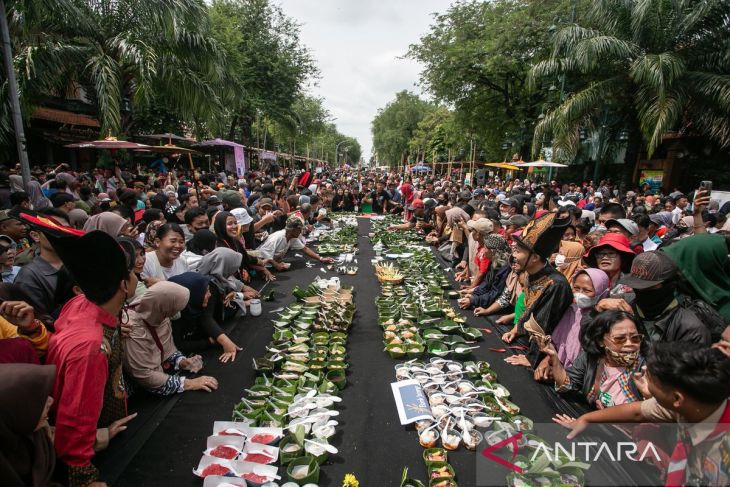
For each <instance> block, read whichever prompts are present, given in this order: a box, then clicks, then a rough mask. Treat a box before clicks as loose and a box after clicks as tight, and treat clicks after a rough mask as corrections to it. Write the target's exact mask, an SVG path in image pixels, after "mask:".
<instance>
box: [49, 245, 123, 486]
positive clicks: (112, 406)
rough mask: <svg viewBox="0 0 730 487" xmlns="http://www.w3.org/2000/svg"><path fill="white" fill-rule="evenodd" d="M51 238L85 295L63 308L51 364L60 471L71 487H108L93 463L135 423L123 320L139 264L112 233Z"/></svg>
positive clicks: (51, 342) (53, 337) (56, 443)
mask: <svg viewBox="0 0 730 487" xmlns="http://www.w3.org/2000/svg"><path fill="white" fill-rule="evenodd" d="M47 235H48V237H49V240H50V241H51V243H52V245H53V246H54V248H55V249H56V251H57V252H58V254H59V256H60V257H61V260H62V261H63V263H64V265H65V266H66V268H67V269H68V270H69V272H70V273H71V274H72V275H73V277H74V279H75V281H76V283H77V284H78V286H79V287H80V288H81V290H82V291H83V292H84V294H79V295H77V296H76V297H74V298H73V299H71V300H69V301H68V302H67V303H66V304H65V305H64V307H63V309H62V310H61V314H60V315H59V317H58V320H57V321H56V323H55V328H56V333H55V334H54V335H53V336H52V337H51V340H50V344H49V347H48V358H47V360H46V362H47V363H49V364H54V365H55V366H56V381H55V384H54V390H53V397H54V398H55V402H54V410H53V411H52V414H53V416H54V418H55V425H56V436H55V448H56V455H57V457H58V460H60V462H59V465H58V467H60V468H59V470H58V472H57V473H58V477H59V481H61V482H63V483H64V484H67V485H69V486H70V487H77V486H87V485H94V486H101V485H105V484H104V483H102V482H99V481H98V478H99V472H98V470H97V469H96V467H94V465H93V464H92V463H91V459H92V458H93V457H94V453H95V452H96V451H99V450H100V449H103V448H104V447H106V444H107V443H108V441H109V439H110V438H111V437H113V436H114V435H115V434H116V433H117V432H119V431H121V430H123V429H125V428H124V426H123V425H124V423H126V422H127V421H129V419H131V418H132V417H133V416H128V417H125V416H126V414H127V411H126V390H125V386H124V380H123V378H122V345H121V336H120V326H119V316H120V314H121V311H122V307H123V306H124V303H125V301H126V300H127V299H130V298H131V297H132V296H134V290H135V288H136V287H137V277H136V275H135V274H134V272H133V271H132V264H133V262H134V258H131V259H130V258H129V257H128V252H125V250H123V249H122V247H120V245H119V243H117V242H116V241H115V240H114V239H113V238H112V237H111V236H109V235H107V234H106V233H104V232H100V231H94V232H90V233H87V234H86V235H84V236H83V237H77V236H59V235H58V234H56V235H52V234H51V233H49V234H47ZM132 255H133V254H132ZM100 262H104V266H103V268H100V267H98V266H97V265H96V264H97V263H100ZM120 419H121V421H119V420H120ZM97 428H101V429H99V430H98V431H97Z"/></svg>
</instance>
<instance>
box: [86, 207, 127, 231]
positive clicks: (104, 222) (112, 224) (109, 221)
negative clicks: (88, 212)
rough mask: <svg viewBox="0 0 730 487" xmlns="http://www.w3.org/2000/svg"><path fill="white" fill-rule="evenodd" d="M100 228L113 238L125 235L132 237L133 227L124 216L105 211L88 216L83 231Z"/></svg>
mask: <svg viewBox="0 0 730 487" xmlns="http://www.w3.org/2000/svg"><path fill="white" fill-rule="evenodd" d="M93 230H101V231H102V232H104V233H106V234H107V235H111V236H112V237H114V238H117V237H121V236H125V237H134V234H133V230H134V229H133V227H132V225H131V224H130V223H129V221H127V219H126V218H124V217H122V216H119V215H117V214H116V213H111V212H109V211H106V212H104V213H99V214H98V215H94V216H92V217H91V218H89V219H88V220H87V221H86V223H85V224H84V231H85V232H91V231H93Z"/></svg>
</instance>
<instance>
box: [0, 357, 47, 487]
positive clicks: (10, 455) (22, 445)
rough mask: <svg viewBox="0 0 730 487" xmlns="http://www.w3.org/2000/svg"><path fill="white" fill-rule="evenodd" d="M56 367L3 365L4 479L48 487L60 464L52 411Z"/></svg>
mask: <svg viewBox="0 0 730 487" xmlns="http://www.w3.org/2000/svg"><path fill="white" fill-rule="evenodd" d="M55 374H56V366H55V365H31V364H3V365H0V479H2V484H3V485H4V486H6V487H28V486H32V487H46V486H48V485H51V483H52V482H51V476H52V474H53V469H54V467H55V465H56V455H55V453H54V450H53V440H52V438H51V430H50V427H49V426H48V412H49V410H50V409H51V405H52V404H53V398H52V397H51V392H52V389H53V379H54V377H55Z"/></svg>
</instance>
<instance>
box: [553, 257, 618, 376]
mask: <svg viewBox="0 0 730 487" xmlns="http://www.w3.org/2000/svg"><path fill="white" fill-rule="evenodd" d="M570 282H571V284H572V287H573V298H574V299H575V302H574V303H573V304H572V305H570V307H569V308H568V309H567V310H566V311H565V314H564V315H563V317H562V318H561V319H560V322H559V323H558V326H556V327H555V330H553V334H552V338H551V339H552V342H553V344H554V346H555V349H556V350H557V352H558V359H559V360H560V363H561V364H563V367H566V368H567V367H570V366H571V365H572V364H573V362H574V361H575V359H576V357H577V356H578V354H579V353H580V349H581V345H580V343H581V336H582V332H583V331H584V330H585V328H586V326H587V325H588V324H589V323H590V321H591V320H592V319H593V318H594V316H593V315H594V313H592V311H593V308H594V306H595V305H596V303H598V301H600V300H601V299H603V298H605V297H608V276H607V275H606V273H605V272H603V271H602V270H600V269H593V268H589V269H579V270H578V271H576V273H575V275H574V276H573V278H572V279H571V281H570Z"/></svg>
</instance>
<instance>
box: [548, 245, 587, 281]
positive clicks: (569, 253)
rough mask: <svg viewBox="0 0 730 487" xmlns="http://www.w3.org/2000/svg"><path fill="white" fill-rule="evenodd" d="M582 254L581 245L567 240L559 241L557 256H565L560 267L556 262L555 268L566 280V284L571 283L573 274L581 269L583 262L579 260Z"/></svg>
mask: <svg viewBox="0 0 730 487" xmlns="http://www.w3.org/2000/svg"><path fill="white" fill-rule="evenodd" d="M583 252H584V249H583V244H580V243H578V242H571V241H569V240H561V241H560V251H559V254H560V255H564V256H565V262H563V263H562V264H560V265H558V263H557V262H556V263H555V264H556V266H555V267H556V268H557V269H558V272H560V273H561V274H562V275H564V276H565V278H566V279H568V282H572V279H573V276H574V275H575V273H576V272H578V270H579V269H582V268H583V262H582V260H581V258H582V257H583Z"/></svg>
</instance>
